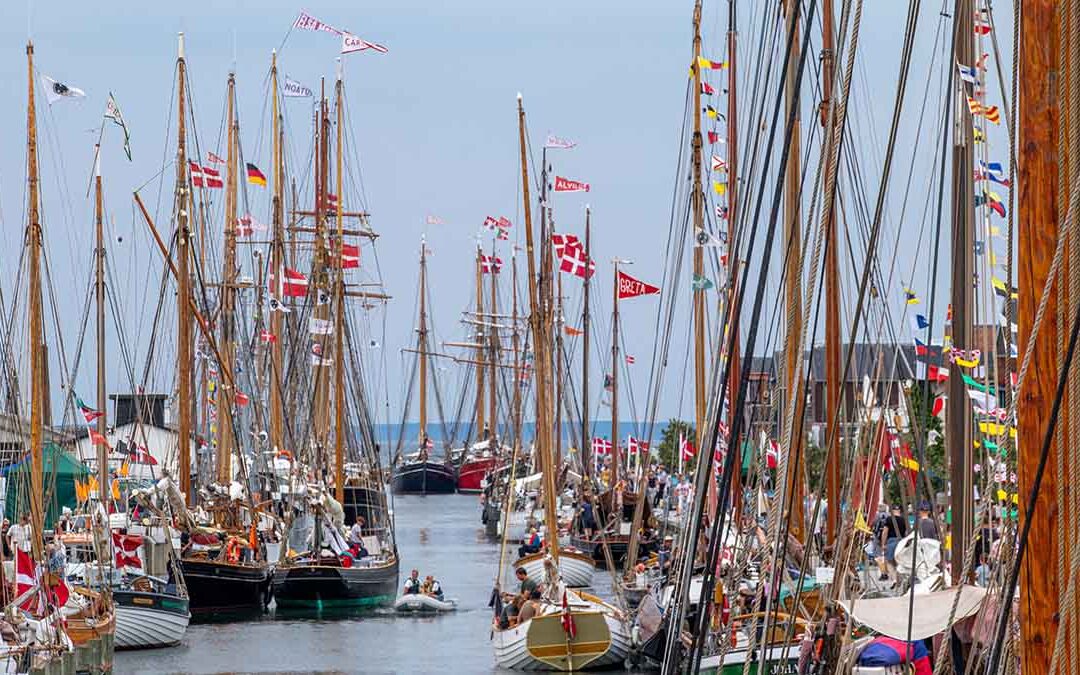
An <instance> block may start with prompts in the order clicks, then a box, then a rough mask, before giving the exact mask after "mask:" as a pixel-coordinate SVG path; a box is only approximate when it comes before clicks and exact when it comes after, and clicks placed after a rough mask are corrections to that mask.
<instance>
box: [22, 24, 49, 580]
mask: <svg viewBox="0 0 1080 675" xmlns="http://www.w3.org/2000/svg"><path fill="white" fill-rule="evenodd" d="M26 73H27V83H28V87H27V89H28V99H27V104H26V155H27V170H26V174H27V176H26V177H27V183H28V191H29V204H28V207H29V213H28V214H27V220H26V228H27V233H26V234H27V244H28V246H29V249H30V250H29V253H30V260H29V262H28V265H29V267H30V275H29V276H30V287H29V289H28V297H27V302H26V304H27V309H28V311H29V314H30V317H29V324H30V326H29V331H30V335H29V348H30V391H31V396H30V464H31V469H32V470H31V472H30V494H29V501H30V522H31V525H32V527H33V536H32V537H31V538H30V541H31V551H32V552H33V555H34V560H41V554H42V541H43V539H42V533H43V532H44V531H45V509H44V506H45V505H44V498H45V495H44V458H43V456H42V451H43V447H42V442H43V437H44V429H43V417H44V409H43V402H44V399H45V388H44V384H45V382H44V379H43V378H42V377H40V373H41V372H42V369H43V368H44V364H43V363H42V360H43V359H42V357H43V356H44V350H43V346H44V344H45V337H44V331H43V328H42V323H43V322H42V316H41V313H42V307H41V242H42V231H41V230H42V225H41V211H40V203H39V199H40V196H39V194H38V190H39V185H38V182H39V179H38V157H37V116H36V115H37V111H36V109H35V106H34V43H33V42H27V43H26Z"/></svg>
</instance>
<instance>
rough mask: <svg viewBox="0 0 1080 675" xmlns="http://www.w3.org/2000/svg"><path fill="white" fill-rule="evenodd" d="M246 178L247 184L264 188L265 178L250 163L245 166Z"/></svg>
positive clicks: (257, 168)
mask: <svg viewBox="0 0 1080 675" xmlns="http://www.w3.org/2000/svg"><path fill="white" fill-rule="evenodd" d="M247 177H248V182H249V183H253V184H255V185H260V186H262V187H266V176H264V175H263V172H262V171H259V167H257V166H255V165H254V164H252V163H251V162H248V165H247Z"/></svg>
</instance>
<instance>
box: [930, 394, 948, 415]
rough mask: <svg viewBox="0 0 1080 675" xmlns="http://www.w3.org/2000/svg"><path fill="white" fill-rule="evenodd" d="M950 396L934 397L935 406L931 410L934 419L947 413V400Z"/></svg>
mask: <svg viewBox="0 0 1080 675" xmlns="http://www.w3.org/2000/svg"><path fill="white" fill-rule="evenodd" d="M947 398H948V396H946V395H945V394H940V395H938V396H935V397H934V405H933V406H932V407H931V408H930V414H931V415H933V416H934V417H941V413H943V412H945V399H947Z"/></svg>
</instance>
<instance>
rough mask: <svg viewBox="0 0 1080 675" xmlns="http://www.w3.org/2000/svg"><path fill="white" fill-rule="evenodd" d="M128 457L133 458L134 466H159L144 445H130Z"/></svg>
mask: <svg viewBox="0 0 1080 675" xmlns="http://www.w3.org/2000/svg"><path fill="white" fill-rule="evenodd" d="M128 455H129V456H130V457H131V461H132V463H133V464H146V465H147V466H157V463H158V462H157V460H156V459H154V456H153V455H151V454H150V450H149V449H148V448H147V447H146V446H144V445H135V444H133V443H132V444H129V445H128Z"/></svg>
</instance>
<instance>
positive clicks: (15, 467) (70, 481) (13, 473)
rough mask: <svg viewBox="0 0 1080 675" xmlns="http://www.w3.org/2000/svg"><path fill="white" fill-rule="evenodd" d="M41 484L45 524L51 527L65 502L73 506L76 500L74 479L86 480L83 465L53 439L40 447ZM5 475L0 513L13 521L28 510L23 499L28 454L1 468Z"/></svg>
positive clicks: (28, 468) (27, 485) (86, 474)
mask: <svg viewBox="0 0 1080 675" xmlns="http://www.w3.org/2000/svg"><path fill="white" fill-rule="evenodd" d="M42 462H43V468H44V474H45V475H44V479H43V481H42V483H43V485H44V486H45V499H44V504H45V527H46V528H49V527H52V526H53V524H55V523H56V520H57V519H58V518H59V517H60V512H61V510H62V509H63V508H64V507H65V506H66V507H69V508H75V506H76V505H77V504H78V500H77V498H76V496H75V481H76V480H86V479H87V478H88V477H89V476H90V470H89V469H87V468H86V467H85V466H84V465H83V464H82V463H81V462H79V460H77V459H75V457H74V456H72V455H71V454H70V453H67V452H64V450H63V449H62V448H61V447H60V446H58V445H56V444H53V443H50V444H48V445H46V446H45V448H44V450H43V451H42ZM0 473H2V474H3V475H4V476H6V477H7V494H6V498H5V503H4V516H5V517H6V518H8V519H10V520H12V521H13V522H14V520H15V519H16V518H17V517H18V516H19V515H20V514H23V513H29V512H30V502H29V500H28V499H27V496H28V492H29V490H30V457H29V456H27V457H24V458H23V459H21V460H19V461H18V462H16V463H14V464H10V465H8V466H6V467H4V469H3V470H2V471H0Z"/></svg>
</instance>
